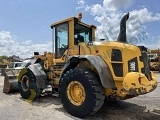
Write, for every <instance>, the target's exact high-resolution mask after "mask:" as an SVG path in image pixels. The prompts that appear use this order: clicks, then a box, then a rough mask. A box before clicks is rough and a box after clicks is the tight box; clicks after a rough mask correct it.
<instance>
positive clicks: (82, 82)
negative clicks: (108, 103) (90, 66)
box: [59, 68, 105, 118]
mask: <svg viewBox="0 0 160 120" xmlns="http://www.w3.org/2000/svg"><path fill="white" fill-rule="evenodd" d="M59 91H60V98H61V101H62V104H63V106H64V108H65V109H66V110H67V112H68V113H70V114H71V115H73V116H76V117H80V118H84V117H87V116H89V115H91V114H93V113H95V112H97V111H98V110H99V109H100V108H101V106H102V105H103V103H104V99H105V95H104V89H103V87H102V85H101V83H100V80H99V78H98V77H97V76H96V75H95V73H93V72H91V71H90V70H86V69H80V68H77V69H71V70H69V71H67V72H66V74H64V75H63V77H62V79H61V81H60V89H59Z"/></svg>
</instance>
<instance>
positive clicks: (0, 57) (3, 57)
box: [0, 55, 8, 61]
mask: <svg viewBox="0 0 160 120" xmlns="http://www.w3.org/2000/svg"><path fill="white" fill-rule="evenodd" d="M2 59H8V57H7V56H4V55H3V56H0V61H1V60H2Z"/></svg>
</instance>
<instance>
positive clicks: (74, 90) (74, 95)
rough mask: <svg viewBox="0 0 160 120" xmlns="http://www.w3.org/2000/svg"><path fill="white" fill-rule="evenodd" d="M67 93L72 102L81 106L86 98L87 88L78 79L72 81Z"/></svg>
mask: <svg viewBox="0 0 160 120" xmlns="http://www.w3.org/2000/svg"><path fill="white" fill-rule="evenodd" d="M67 95H68V98H69V100H70V102H71V103H72V104H74V105H76V106H80V105H81V104H82V103H83V102H84V100H85V96H86V95H85V89H84V87H83V85H82V84H81V83H80V82H78V81H72V82H71V83H70V84H69V85H68V87H67Z"/></svg>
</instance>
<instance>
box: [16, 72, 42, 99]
mask: <svg viewBox="0 0 160 120" xmlns="http://www.w3.org/2000/svg"><path fill="white" fill-rule="evenodd" d="M25 79H28V82H29V85H28V86H27V84H26V83H27V82H26V81H25ZM18 89H19V93H20V95H21V96H22V98H24V99H30V100H33V99H35V98H37V97H39V95H40V93H41V92H40V89H39V88H38V87H37V85H36V78H35V76H34V74H33V73H32V72H31V71H30V70H28V71H27V72H26V73H25V74H24V75H23V76H22V77H21V80H20V81H19V82H18Z"/></svg>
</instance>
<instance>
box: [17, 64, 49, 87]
mask: <svg viewBox="0 0 160 120" xmlns="http://www.w3.org/2000/svg"><path fill="white" fill-rule="evenodd" d="M29 70H30V71H32V73H33V74H34V75H35V78H36V84H37V87H39V88H43V89H45V88H46V86H47V75H46V73H45V72H44V71H43V68H42V66H41V65H40V64H39V63H36V64H32V65H30V66H28V68H23V69H22V70H21V72H20V73H19V76H18V81H20V79H21V77H22V76H23V75H24V74H25V73H26V72H28V71H29Z"/></svg>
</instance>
